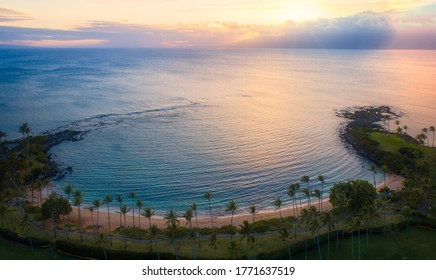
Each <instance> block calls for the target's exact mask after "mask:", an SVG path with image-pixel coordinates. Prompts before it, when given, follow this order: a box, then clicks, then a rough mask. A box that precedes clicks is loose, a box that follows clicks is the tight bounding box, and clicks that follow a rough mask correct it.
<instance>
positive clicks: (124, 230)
mask: <svg viewBox="0 0 436 280" xmlns="http://www.w3.org/2000/svg"><path fill="white" fill-rule="evenodd" d="M126 229H127V228H126V214H124V229H123V232H124V249H126V248H127V231H126Z"/></svg>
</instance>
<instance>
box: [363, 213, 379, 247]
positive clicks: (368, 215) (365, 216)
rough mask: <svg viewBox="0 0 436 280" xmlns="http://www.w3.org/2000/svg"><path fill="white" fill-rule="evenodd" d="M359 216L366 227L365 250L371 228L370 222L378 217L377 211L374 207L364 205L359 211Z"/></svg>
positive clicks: (367, 245)
mask: <svg viewBox="0 0 436 280" xmlns="http://www.w3.org/2000/svg"><path fill="white" fill-rule="evenodd" d="M360 215H361V217H362V219H363V221H364V222H365V226H366V250H368V248H369V231H370V226H371V221H372V220H373V219H374V218H376V217H378V214H377V211H376V209H375V206H374V205H366V206H364V207H363V208H362V210H361V211H360Z"/></svg>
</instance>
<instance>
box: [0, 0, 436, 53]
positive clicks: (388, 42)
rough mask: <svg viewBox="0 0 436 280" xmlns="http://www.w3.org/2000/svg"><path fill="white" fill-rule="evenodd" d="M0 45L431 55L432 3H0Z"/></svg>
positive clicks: (434, 38) (435, 13) (435, 43)
mask: <svg viewBox="0 0 436 280" xmlns="http://www.w3.org/2000/svg"><path fill="white" fill-rule="evenodd" d="M0 44H12V45H25V46H41V47H44V46H45V47H202V48H204V47H290V48H291V47H298V48H401V49H403V48H417V49H435V48H436V2H434V1H420V0H415V1H413V0H409V1H407V0H405V1H378V0H373V1H371V0H331V1H321V0H305V1H301V0H268V1H259V0H201V1H200V0H160V1H155V0H75V1H59V0H38V1H32V0H2V1H0Z"/></svg>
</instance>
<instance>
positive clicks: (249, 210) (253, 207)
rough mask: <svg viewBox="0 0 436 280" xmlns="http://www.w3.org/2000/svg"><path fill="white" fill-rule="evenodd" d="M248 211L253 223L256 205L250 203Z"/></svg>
mask: <svg viewBox="0 0 436 280" xmlns="http://www.w3.org/2000/svg"><path fill="white" fill-rule="evenodd" d="M248 212H249V213H250V214H251V215H252V216H253V222H252V223H253V224H254V216H256V214H257V212H258V211H257V210H256V205H254V204H253V205H251V206H250V207H248Z"/></svg>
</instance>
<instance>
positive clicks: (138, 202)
mask: <svg viewBox="0 0 436 280" xmlns="http://www.w3.org/2000/svg"><path fill="white" fill-rule="evenodd" d="M136 206H137V207H138V227H139V229H141V208H142V206H144V203H143V202H142V200H141V199H138V200H137V201H136ZM139 234H140V236H139V238H141V231H139Z"/></svg>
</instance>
